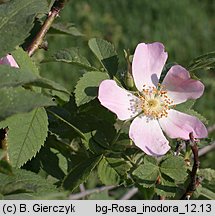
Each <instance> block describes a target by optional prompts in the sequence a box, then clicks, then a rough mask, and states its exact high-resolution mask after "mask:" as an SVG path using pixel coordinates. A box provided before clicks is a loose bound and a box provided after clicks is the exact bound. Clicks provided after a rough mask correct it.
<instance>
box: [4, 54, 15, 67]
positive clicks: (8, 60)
mask: <svg viewBox="0 0 215 216" xmlns="http://www.w3.org/2000/svg"><path fill="white" fill-rule="evenodd" d="M0 64H4V65H10V66H11V67H15V68H19V65H18V64H17V63H16V61H15V59H14V58H13V56H12V55H10V54H8V55H7V56H6V57H3V58H1V59H0Z"/></svg>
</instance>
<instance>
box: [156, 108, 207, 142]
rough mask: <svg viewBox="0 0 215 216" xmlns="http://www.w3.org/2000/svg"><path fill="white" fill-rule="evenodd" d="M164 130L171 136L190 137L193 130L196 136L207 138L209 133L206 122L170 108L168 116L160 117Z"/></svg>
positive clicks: (185, 138) (186, 138)
mask: <svg viewBox="0 0 215 216" xmlns="http://www.w3.org/2000/svg"><path fill="white" fill-rule="evenodd" d="M159 123H160V125H161V128H162V129H163V131H164V132H165V133H166V134H167V135H168V136H169V137H170V138H173V139H174V138H181V139H184V140H188V139H190V137H189V134H190V133H191V132H193V135H194V138H205V137H207V135H208V132H207V129H206V127H205V126H204V124H203V123H202V122H201V121H200V120H199V119H197V118H196V117H194V116H190V115H188V114H185V113H182V112H179V111H176V110H173V109H171V110H169V112H168V116H167V117H163V118H161V119H159Z"/></svg>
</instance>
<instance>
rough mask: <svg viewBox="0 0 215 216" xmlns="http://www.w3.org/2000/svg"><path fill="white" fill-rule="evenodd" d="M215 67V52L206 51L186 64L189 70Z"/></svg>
mask: <svg viewBox="0 0 215 216" xmlns="http://www.w3.org/2000/svg"><path fill="white" fill-rule="evenodd" d="M211 68H215V52H210V53H206V54H204V55H201V56H199V57H197V58H195V59H194V60H193V61H192V62H191V63H190V65H189V66H188V69H189V71H194V70H200V69H206V70H208V69H211Z"/></svg>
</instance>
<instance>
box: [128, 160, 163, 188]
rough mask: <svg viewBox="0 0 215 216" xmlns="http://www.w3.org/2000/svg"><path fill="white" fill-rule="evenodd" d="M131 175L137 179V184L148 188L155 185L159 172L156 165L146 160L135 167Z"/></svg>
mask: <svg viewBox="0 0 215 216" xmlns="http://www.w3.org/2000/svg"><path fill="white" fill-rule="evenodd" d="M132 175H133V176H134V178H135V179H137V183H138V184H139V185H142V186H144V187H146V188H148V187H152V186H154V185H155V183H156V181H157V179H158V177H159V175H160V172H159V167H158V166H157V165H155V164H153V163H150V162H148V163H145V164H141V165H140V166H139V167H138V168H137V169H135V170H134V171H133V173H132Z"/></svg>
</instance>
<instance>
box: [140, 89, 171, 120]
mask: <svg viewBox="0 0 215 216" xmlns="http://www.w3.org/2000/svg"><path fill="white" fill-rule="evenodd" d="M139 98H140V103H139V104H138V107H139V108H141V109H142V111H143V113H144V114H145V115H146V116H147V117H149V118H153V119H158V118H162V117H167V115H168V110H169V109H170V106H172V105H173V101H172V100H171V99H170V98H169V97H168V96H167V91H166V90H164V86H162V85H158V88H155V87H149V88H144V89H143V91H142V92H141V93H139Z"/></svg>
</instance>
